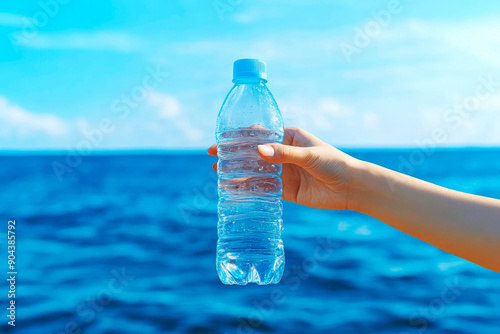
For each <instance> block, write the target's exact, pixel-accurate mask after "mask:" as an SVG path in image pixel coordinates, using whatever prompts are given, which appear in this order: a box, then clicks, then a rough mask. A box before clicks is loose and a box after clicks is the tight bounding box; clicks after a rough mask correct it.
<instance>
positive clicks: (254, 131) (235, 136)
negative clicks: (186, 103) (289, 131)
mask: <svg viewBox="0 0 500 334" xmlns="http://www.w3.org/2000/svg"><path fill="white" fill-rule="evenodd" d="M233 82H234V86H233V88H232V89H231V91H230V92H229V94H228V95H227V97H226V100H225V101H224V103H223V105H222V107H221V110H220V112H219V116H218V119H217V130H216V138H217V145H218V157H219V161H218V164H217V175H218V177H219V182H218V186H219V205H218V215H219V223H218V236H219V239H218V242H217V272H218V273H219V277H220V280H221V281H222V283H224V284H247V283H257V284H261V285H263V284H274V283H278V282H279V281H280V279H281V276H282V275H283V269H284V266H285V255H284V249H283V241H282V240H281V231H282V229H283V225H282V222H283V221H282V219H281V217H282V212H283V206H282V203H281V193H282V183H281V178H280V175H281V164H273V163H270V162H267V161H264V160H263V159H261V158H260V156H259V154H258V153H257V145H259V144H267V143H274V142H279V143H281V142H283V136H284V129H283V119H282V117H281V113H280V111H279V109H278V105H277V104H276V101H275V100H274V98H273V96H272V95H271V92H270V91H269V89H268V88H267V86H266V82H267V73H266V63H265V62H263V61H261V60H257V59H240V60H237V61H235V62H234V66H233Z"/></svg>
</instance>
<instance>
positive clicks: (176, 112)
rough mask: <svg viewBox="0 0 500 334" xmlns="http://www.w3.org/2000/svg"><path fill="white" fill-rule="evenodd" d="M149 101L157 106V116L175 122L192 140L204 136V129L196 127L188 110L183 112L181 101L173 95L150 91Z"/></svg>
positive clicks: (187, 137) (171, 122)
mask: <svg viewBox="0 0 500 334" xmlns="http://www.w3.org/2000/svg"><path fill="white" fill-rule="evenodd" d="M147 101H148V102H149V104H150V105H151V106H152V107H154V108H155V110H156V113H157V116H158V117H159V118H160V119H162V120H165V121H168V122H169V123H170V124H173V125H174V126H175V127H176V128H178V129H179V130H180V131H182V133H183V134H184V135H185V137H186V139H188V140H190V141H197V140H200V139H201V138H202V137H203V131H202V130H200V129H198V128H196V127H194V126H193V125H192V124H191V122H190V119H189V117H188V115H187V114H186V112H182V106H181V104H180V102H179V101H178V100H177V99H176V98H175V97H174V96H172V95H169V94H163V93H159V92H150V93H149V94H148V95H147Z"/></svg>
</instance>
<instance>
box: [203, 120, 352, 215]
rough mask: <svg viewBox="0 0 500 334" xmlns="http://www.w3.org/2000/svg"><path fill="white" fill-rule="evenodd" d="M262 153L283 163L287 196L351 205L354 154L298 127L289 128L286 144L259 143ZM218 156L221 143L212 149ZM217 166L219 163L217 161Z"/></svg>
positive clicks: (300, 200) (335, 206)
mask: <svg viewBox="0 0 500 334" xmlns="http://www.w3.org/2000/svg"><path fill="white" fill-rule="evenodd" d="M258 153H259V155H260V157H261V158H262V159H264V160H266V161H269V162H273V163H281V164H283V165H282V166H283V172H282V174H281V179H282V182H283V196H282V197H283V199H284V200H287V201H292V202H295V203H298V204H302V205H306V206H310V207H314V208H327V209H336V210H342V209H347V208H348V204H349V201H348V195H349V183H350V180H351V173H350V169H351V168H350V167H351V165H352V164H353V163H354V162H355V159H354V158H352V157H351V156H349V155H347V154H345V153H343V152H341V151H339V150H337V149H336V148H334V147H332V146H330V145H328V144H327V143H325V142H323V141H321V140H320V139H318V138H316V137H315V136H313V135H312V134H310V133H308V132H306V131H304V130H302V129H300V128H296V127H287V128H285V137H284V139H283V144H278V143H273V144H266V145H259V146H258ZM208 154H210V155H212V156H217V145H213V146H211V147H210V148H209V149H208ZM212 167H213V169H214V170H217V163H214V164H213V166H212Z"/></svg>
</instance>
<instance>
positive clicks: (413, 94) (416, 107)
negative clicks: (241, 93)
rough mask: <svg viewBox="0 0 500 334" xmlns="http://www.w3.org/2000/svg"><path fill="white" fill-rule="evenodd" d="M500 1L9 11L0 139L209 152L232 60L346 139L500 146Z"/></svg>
mask: <svg viewBox="0 0 500 334" xmlns="http://www.w3.org/2000/svg"><path fill="white" fill-rule="evenodd" d="M499 14H500V3H498V2H492V1H488V2H486V1H485V2H474V1H462V2H460V3H457V2H456V1H439V2H431V1H409V0H407V1H404V0H401V1H370V2H367V1H337V2H333V1H315V2H309V1H290V0H289V1H285V0H277V1H260V0H255V1H248V0H242V1H237V0H220V1H218V0H217V1H212V0H206V1H201V0H200V1H147V2H139V1H74V0H73V1H71V0H64V1H63V0H59V2H58V1H57V0H42V1H40V2H39V1H18V2H14V1H11V2H8V3H4V4H2V5H1V7H0V33H1V38H0V78H1V80H0V149H29V150H37V149H78V148H81V149H82V148H84V147H86V148H87V149H92V150H99V149H141V148H162V149H169V148H172V149H181V148H205V147H207V146H208V145H210V144H211V143H212V142H214V129H215V120H216V116H217V113H218V110H219V108H220V105H221V104H222V101H223V100H224V97H225V95H226V94H227V92H228V91H229V89H230V88H231V86H232V83H231V70H232V62H233V61H234V60H236V59H239V58H260V59H263V60H265V61H267V63H268V76H269V83H268V86H269V88H270V89H271V91H272V93H273V94H274V96H275V98H276V100H277V102H278V105H279V106H280V108H281V110H282V112H283V114H284V118H285V124H286V125H290V126H291V125H294V126H300V127H303V128H305V129H306V130H308V131H310V132H312V133H313V134H315V135H317V136H319V137H320V138H322V139H324V140H325V141H327V142H329V143H331V144H334V145H336V146H339V147H400V146H404V147H412V146H418V145H423V144H422V143H429V141H432V142H433V145H437V146H483V145H485V146H492V145H495V146H498V145H500V20H499V19H498V17H499Z"/></svg>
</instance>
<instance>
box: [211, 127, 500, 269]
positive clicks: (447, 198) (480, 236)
mask: <svg viewBox="0 0 500 334" xmlns="http://www.w3.org/2000/svg"><path fill="white" fill-rule="evenodd" d="M258 152H259V154H260V156H261V157H262V159H264V160H266V161H269V162H276V163H282V164H283V173H282V176H281V178H282V181H283V199H285V200H288V201H293V202H295V203H298V204H303V205H306V206H310V207H314V208H328V209H335V210H343V209H348V210H354V211H358V212H361V213H364V214H367V215H369V216H372V217H374V218H376V219H378V220H381V221H383V222H384V223H386V224H388V225H391V226H393V227H395V228H397V229H398V230H400V231H402V232H405V233H407V234H410V235H412V236H414V237H416V238H418V239H421V240H423V241H425V242H428V243H429V244H431V245H434V246H436V247H438V248H440V249H442V250H444V251H447V252H449V253H452V254H454V255H457V256H459V257H462V258H464V259H466V260H469V261H471V262H474V263H476V264H478V265H481V266H483V267H485V268H488V269H491V270H494V271H497V272H500V256H499V255H500V200H498V199H493V198H487V197H481V196H476V195H471V194H466V193H462V192H458V191H454V190H451V189H447V188H443V187H440V186H437V185H434V184H431V183H428V182H425V181H422V180H419V179H416V178H413V177H410V176H408V175H404V174H401V173H398V172H395V171H393V170H389V169H386V168H383V167H380V166H377V165H375V164H371V163H368V162H364V161H360V160H357V159H355V158H353V157H351V156H349V155H347V154H345V153H343V152H341V151H339V150H337V149H336V148H334V147H332V146H330V145H328V144H326V143H324V142H322V141H321V140H319V139H318V138H316V137H314V136H313V135H311V134H309V133H307V132H306V131H304V130H302V129H300V128H285V139H284V141H283V144H269V145H259V146H258ZM208 153H209V154H210V155H217V147H216V146H215V145H214V146H212V147H211V148H210V149H209V150H208ZM213 168H214V169H216V164H214V166H213Z"/></svg>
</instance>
